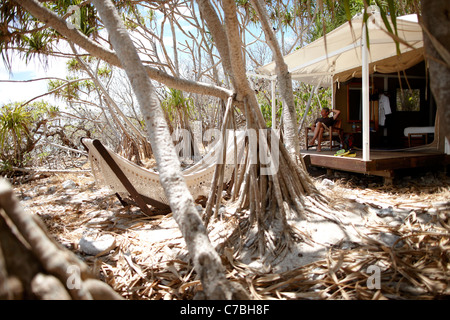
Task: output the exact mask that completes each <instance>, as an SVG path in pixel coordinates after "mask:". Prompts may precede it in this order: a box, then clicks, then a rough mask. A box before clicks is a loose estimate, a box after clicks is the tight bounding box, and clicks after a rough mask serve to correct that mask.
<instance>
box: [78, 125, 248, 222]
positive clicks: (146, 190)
mask: <svg viewBox="0 0 450 320" xmlns="http://www.w3.org/2000/svg"><path fill="white" fill-rule="evenodd" d="M246 135H247V134H246V132H245V131H235V130H227V137H226V139H225V142H223V141H222V139H220V140H219V141H217V142H216V143H215V144H214V146H213V147H212V148H211V150H210V151H209V152H208V153H207V154H206V155H205V156H204V157H203V158H202V159H201V160H200V161H199V162H197V163H195V164H194V165H193V166H191V167H189V168H187V169H186V170H184V171H183V176H184V179H185V181H186V184H187V187H188V189H189V191H190V192H191V194H192V196H193V198H194V199H197V198H198V197H199V196H202V195H203V196H207V195H208V192H209V189H210V186H211V183H212V179H213V177H214V171H215V168H216V165H217V164H218V163H220V161H222V159H224V158H223V154H222V150H224V151H225V154H226V160H225V162H224V180H223V181H224V182H225V181H229V180H230V179H231V175H232V173H233V170H234V168H235V167H236V163H235V161H236V159H237V160H238V162H237V163H239V161H241V159H242V158H243V154H244V145H245V144H244V141H245V136H246ZM82 143H83V145H84V146H85V147H86V149H87V150H88V153H89V160H90V163H91V168H92V173H93V175H94V177H95V179H96V181H97V183H99V184H100V185H103V186H106V187H109V188H110V189H111V190H112V191H113V192H115V193H116V195H117V196H118V197H119V199H120V200H121V201H122V200H125V199H132V200H133V201H134V202H135V204H137V205H138V206H139V207H140V208H141V209H142V210H143V212H144V213H145V214H147V215H153V214H154V212H152V211H151V210H150V209H149V208H148V206H147V204H150V205H151V206H152V207H154V208H156V209H159V212H161V210H162V211H165V212H170V207H169V201H168V199H167V197H166V195H165V192H164V189H163V187H162V186H161V184H160V182H159V174H158V172H155V171H152V170H149V169H146V168H144V167H140V166H138V165H136V164H135V163H133V162H131V161H129V160H127V159H125V158H124V157H122V156H120V155H118V154H117V153H115V152H113V151H112V150H110V149H109V148H107V147H105V146H103V145H102V144H101V142H100V141H99V140H92V139H88V138H83V139H82ZM224 143H226V147H225V148H224ZM235 149H237V151H238V152H237V157H236V159H235V154H234V151H235Z"/></svg>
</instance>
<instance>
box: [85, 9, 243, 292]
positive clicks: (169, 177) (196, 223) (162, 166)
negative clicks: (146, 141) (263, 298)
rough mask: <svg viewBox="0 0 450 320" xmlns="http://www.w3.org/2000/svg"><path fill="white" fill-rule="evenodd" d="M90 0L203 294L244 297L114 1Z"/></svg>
mask: <svg viewBox="0 0 450 320" xmlns="http://www.w3.org/2000/svg"><path fill="white" fill-rule="evenodd" d="M93 2H94V4H95V6H96V8H97V10H98V12H99V14H100V16H101V18H102V19H103V23H104V24H105V26H106V28H107V30H108V33H109V36H110V39H111V43H112V45H113V48H114V49H115V50H116V52H117V56H118V57H119V59H120V61H121V63H122V66H123V67H124V69H125V71H126V73H127V76H128V78H129V80H130V83H131V85H132V87H133V91H134V92H135V94H136V97H137V100H138V102H139V106H140V108H141V112H142V114H143V116H144V119H145V122H146V124H147V132H148V135H149V138H150V142H151V144H152V147H153V151H154V155H155V159H156V163H157V165H158V170H159V176H160V182H161V185H162V187H163V188H164V191H165V194H166V196H167V198H168V200H169V203H170V207H171V209H172V212H173V216H174V218H175V220H176V222H177V223H178V226H179V227H180V230H181V233H182V235H183V237H184V240H185V241H186V244H187V247H188V250H189V254H190V255H191V258H192V260H193V263H194V268H195V270H196V271H197V273H198V275H199V276H200V279H201V281H202V284H203V288H204V291H205V294H206V297H207V298H208V299H232V298H244V297H247V295H246V293H245V292H244V291H243V289H242V288H241V287H237V286H233V285H232V283H231V282H229V281H228V280H227V279H226V277H225V268H224V267H223V265H222V263H221V260H220V257H219V255H218V254H217V252H216V251H215V249H214V248H213V246H212V245H211V243H210V241H209V238H208V235H207V232H206V228H205V226H204V225H203V223H202V220H201V218H200V215H199V214H198V211H197V209H196V208H195V205H194V199H193V198H192V195H191V193H190V192H189V189H188V188H187V185H186V182H185V181H184V178H183V175H182V173H181V168H180V163H179V160H178V157H177V155H176V153H175V147H174V145H173V143H172V139H171V136H170V133H169V130H168V126H167V123H166V122H165V120H164V114H163V112H162V109H161V108H160V106H159V105H158V104H157V99H156V98H155V96H154V89H153V86H152V84H151V81H150V78H149V77H148V75H147V73H146V71H145V69H144V66H143V65H142V62H141V60H140V58H139V56H138V54H137V51H136V49H135V47H134V45H133V42H132V41H131V38H130V36H129V35H128V32H127V30H126V29H125V27H124V26H123V23H122V21H121V19H120V16H119V15H118V13H117V10H116V8H115V7H114V4H113V3H112V2H111V1H103V0H94V1H93Z"/></svg>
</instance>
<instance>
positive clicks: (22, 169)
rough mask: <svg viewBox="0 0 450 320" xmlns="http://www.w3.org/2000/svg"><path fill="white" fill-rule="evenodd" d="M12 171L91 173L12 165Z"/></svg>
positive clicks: (87, 171) (89, 171)
mask: <svg viewBox="0 0 450 320" xmlns="http://www.w3.org/2000/svg"><path fill="white" fill-rule="evenodd" d="M12 169H13V170H14V171H19V172H29V173H33V174H39V173H64V174H84V173H91V170H71V169H67V170H64V169H45V168H44V169H39V168H18V167H12Z"/></svg>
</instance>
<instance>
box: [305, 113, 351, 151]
mask: <svg viewBox="0 0 450 320" xmlns="http://www.w3.org/2000/svg"><path fill="white" fill-rule="evenodd" d="M343 133H344V130H343V129H342V120H341V119H339V118H338V119H336V121H335V122H334V124H333V125H332V126H330V127H328V128H327V129H326V130H324V131H323V134H322V143H324V142H329V143H330V150H332V149H333V142H334V141H337V142H338V144H337V145H336V146H337V147H340V144H342V138H343ZM313 136H314V131H313V130H312V128H311V127H306V128H305V140H306V150H308V149H309V148H311V146H308V141H309V140H310V139H312V137H313Z"/></svg>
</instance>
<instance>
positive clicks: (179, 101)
mask: <svg viewBox="0 0 450 320" xmlns="http://www.w3.org/2000/svg"><path fill="white" fill-rule="evenodd" d="M161 106H162V108H163V110H164V113H165V116H166V119H167V121H168V122H169V125H170V126H171V127H172V128H174V127H178V126H181V128H186V127H187V124H188V123H187V122H188V121H189V119H190V118H191V117H192V115H193V109H194V102H193V100H192V98H185V97H184V95H183V91H181V90H177V89H172V88H169V91H168V92H167V95H166V97H165V99H164V100H163V101H162V102H161Z"/></svg>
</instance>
